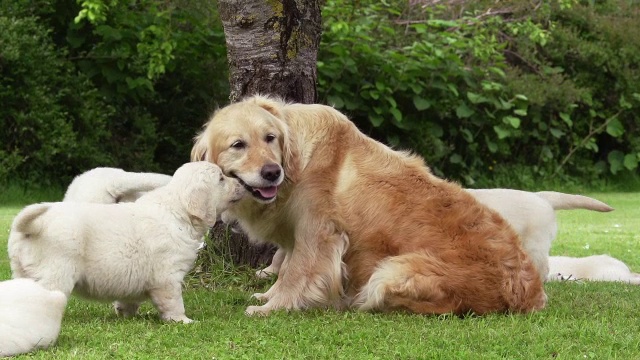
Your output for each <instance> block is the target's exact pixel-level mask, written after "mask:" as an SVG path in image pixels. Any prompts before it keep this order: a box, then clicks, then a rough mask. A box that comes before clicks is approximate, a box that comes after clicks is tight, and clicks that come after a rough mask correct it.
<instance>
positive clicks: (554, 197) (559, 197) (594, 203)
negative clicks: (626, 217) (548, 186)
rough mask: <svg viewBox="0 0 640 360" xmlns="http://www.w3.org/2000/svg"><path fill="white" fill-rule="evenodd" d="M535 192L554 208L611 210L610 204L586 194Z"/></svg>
mask: <svg viewBox="0 0 640 360" xmlns="http://www.w3.org/2000/svg"><path fill="white" fill-rule="evenodd" d="M535 194H536V195H538V196H539V197H541V198H543V199H544V200H546V201H547V202H548V203H549V204H551V206H552V207H553V209H554V210H572V209H585V210H593V211H600V212H608V211H612V210H613V208H612V207H611V206H609V205H607V204H605V203H603V202H602V201H599V200H596V199H593V198H590V197H588V196H582V195H573V194H565V193H561V192H555V191H540V192H537V193H535Z"/></svg>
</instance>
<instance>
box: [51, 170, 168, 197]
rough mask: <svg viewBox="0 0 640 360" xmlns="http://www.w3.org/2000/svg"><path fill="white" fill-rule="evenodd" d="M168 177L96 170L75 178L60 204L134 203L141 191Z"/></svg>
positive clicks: (143, 191)
mask: <svg viewBox="0 0 640 360" xmlns="http://www.w3.org/2000/svg"><path fill="white" fill-rule="evenodd" d="M170 180H171V176H169V175H164V174H156V173H137V172H129V171H124V170H122V169H117V168H110V167H99V168H95V169H92V170H89V171H86V172H84V173H82V174H80V175H78V176H76V177H75V178H74V179H73V181H72V182H71V184H69V187H68V188H67V192H66V193H65V195H64V200H63V201H80V202H91V203H100V204H113V203H117V202H133V201H136V199H138V198H139V197H140V196H142V195H143V194H144V193H145V192H147V191H151V190H153V189H155V188H158V187H160V186H164V185H166V184H168V183H169V181H170Z"/></svg>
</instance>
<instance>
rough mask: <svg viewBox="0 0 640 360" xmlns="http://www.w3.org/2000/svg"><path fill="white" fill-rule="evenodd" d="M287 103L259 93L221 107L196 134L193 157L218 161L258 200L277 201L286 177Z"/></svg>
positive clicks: (193, 159)
mask: <svg viewBox="0 0 640 360" xmlns="http://www.w3.org/2000/svg"><path fill="white" fill-rule="evenodd" d="M283 106H284V103H283V102H281V101H278V100H274V99H271V98H268V97H264V96H259V95H258V96H253V97H250V98H248V99H245V100H243V101H240V102H238V103H235V104H231V105H229V106H227V107H224V108H222V109H220V110H218V111H217V112H216V113H215V114H214V115H213V117H212V118H211V119H210V120H209V122H208V123H207V124H206V125H205V129H204V131H202V132H201V133H200V134H199V135H198V136H197V137H196V139H195V140H196V141H195V144H194V147H193V149H192V150H191V160H192V161H198V160H206V161H210V162H213V163H215V164H217V165H218V166H220V168H222V171H223V172H224V173H225V174H227V175H229V176H232V177H235V178H237V179H238V180H239V181H240V182H241V183H242V185H244V187H245V188H246V189H247V190H249V192H250V193H251V194H252V195H253V197H254V199H256V200H257V201H258V202H261V203H270V202H272V201H274V200H275V198H276V195H277V194H278V186H279V185H280V184H282V182H283V181H284V178H285V174H284V170H283V166H282V165H283V162H284V161H285V159H284V158H285V153H286V150H285V148H286V144H287V142H288V139H287V138H288V129H287V125H286V123H285V122H284V120H283V115H282V107H283Z"/></svg>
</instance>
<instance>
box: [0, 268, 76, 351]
mask: <svg viewBox="0 0 640 360" xmlns="http://www.w3.org/2000/svg"><path fill="white" fill-rule="evenodd" d="M66 304H67V297H66V296H65V295H64V294H63V293H62V292H61V291H50V290H47V289H45V288H43V287H42V286H41V285H39V284H38V283H36V282H34V281H33V280H31V279H13V280H7V281H2V282H0V357H5V356H13V355H18V354H24V353H28V352H31V351H33V350H36V349H45V348H47V347H49V346H51V345H53V344H54V343H55V342H56V340H57V339H58V334H59V333H60V323H61V322H62V315H63V313H64V308H65V305H66Z"/></svg>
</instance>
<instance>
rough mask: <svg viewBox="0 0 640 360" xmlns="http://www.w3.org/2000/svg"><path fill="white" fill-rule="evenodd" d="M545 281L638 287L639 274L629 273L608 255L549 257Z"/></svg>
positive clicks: (618, 261) (620, 262)
mask: <svg viewBox="0 0 640 360" xmlns="http://www.w3.org/2000/svg"><path fill="white" fill-rule="evenodd" d="M547 280H549V281H562V280H589V281H619V282H625V283H629V284H633V285H640V274H637V273H633V272H631V270H630V269H629V267H628V266H627V265H626V264H625V263H623V262H622V261H620V260H618V259H616V258H613V257H611V256H609V255H592V256H587V257H580V258H575V257H568V256H550V257H549V276H548V278H547Z"/></svg>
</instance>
